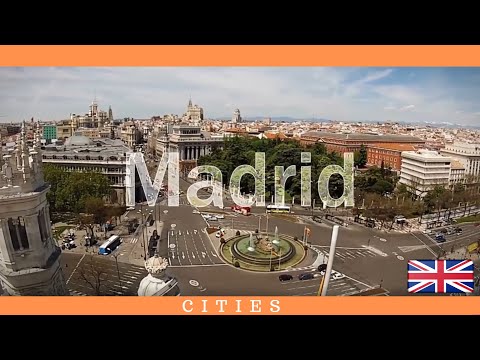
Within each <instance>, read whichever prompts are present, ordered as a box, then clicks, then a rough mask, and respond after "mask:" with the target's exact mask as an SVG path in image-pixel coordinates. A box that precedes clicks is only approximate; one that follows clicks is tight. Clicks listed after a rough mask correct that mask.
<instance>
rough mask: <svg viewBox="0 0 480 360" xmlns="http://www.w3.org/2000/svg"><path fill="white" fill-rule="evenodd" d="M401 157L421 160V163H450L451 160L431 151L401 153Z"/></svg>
mask: <svg viewBox="0 0 480 360" xmlns="http://www.w3.org/2000/svg"><path fill="white" fill-rule="evenodd" d="M402 157H409V158H417V159H422V161H428V160H432V161H445V162H450V161H451V160H452V159H450V158H449V157H446V156H443V155H441V154H439V153H438V152H437V151H432V150H418V151H402Z"/></svg>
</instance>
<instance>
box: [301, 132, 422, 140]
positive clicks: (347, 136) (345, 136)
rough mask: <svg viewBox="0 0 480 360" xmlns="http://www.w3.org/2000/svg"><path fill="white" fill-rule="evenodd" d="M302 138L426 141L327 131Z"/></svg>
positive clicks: (405, 136)
mask: <svg viewBox="0 0 480 360" xmlns="http://www.w3.org/2000/svg"><path fill="white" fill-rule="evenodd" d="M302 137H318V138H319V139H322V138H323V139H336V140H352V141H377V140H379V141H384V142H395V141H396V142H418V143H423V142H424V141H423V140H422V139H420V138H418V137H415V136H411V135H397V134H386V135H373V134H363V133H354V134H342V133H330V132H326V131H308V132H306V133H304V134H302Z"/></svg>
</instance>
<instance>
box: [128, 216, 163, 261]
mask: <svg viewBox="0 0 480 360" xmlns="http://www.w3.org/2000/svg"><path fill="white" fill-rule="evenodd" d="M155 225H156V221H154V223H153V224H152V226H148V225H147V232H146V234H145V242H146V243H147V246H148V242H149V241H150V236H152V234H153V231H154V230H157V229H158V232H157V233H158V234H159V235H161V234H162V231H163V226H164V222H163V221H160V222H159V223H158V225H157V227H156V226H155ZM142 231H143V225H140V226H139V227H138V228H137V231H135V233H134V234H132V235H131V237H137V238H138V239H139V240H138V241H137V242H135V244H134V245H133V248H132V250H131V251H130V253H129V254H128V263H129V264H132V265H137V266H145V258H144V249H143V246H144V245H143V234H142ZM160 241H162V239H161V238H160V240H159V242H160ZM163 241H165V239H164V240H163ZM157 246H160V243H159V244H157ZM147 257H148V251H147Z"/></svg>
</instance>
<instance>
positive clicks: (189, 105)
mask: <svg viewBox="0 0 480 360" xmlns="http://www.w3.org/2000/svg"><path fill="white" fill-rule="evenodd" d="M192 106H193V105H192V96H191V95H190V100H188V107H192Z"/></svg>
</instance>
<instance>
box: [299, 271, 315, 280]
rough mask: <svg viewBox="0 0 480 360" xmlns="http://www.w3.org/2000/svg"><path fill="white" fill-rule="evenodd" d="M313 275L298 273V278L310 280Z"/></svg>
mask: <svg viewBox="0 0 480 360" xmlns="http://www.w3.org/2000/svg"><path fill="white" fill-rule="evenodd" d="M314 277H315V276H314V275H313V274H312V273H303V274H300V275H298V280H310V279H313V278H314Z"/></svg>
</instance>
